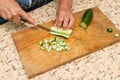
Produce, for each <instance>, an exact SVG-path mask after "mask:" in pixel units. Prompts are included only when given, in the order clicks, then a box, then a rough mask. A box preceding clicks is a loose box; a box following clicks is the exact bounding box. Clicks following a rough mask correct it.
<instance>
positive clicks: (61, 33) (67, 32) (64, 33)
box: [50, 26, 72, 38]
mask: <svg viewBox="0 0 120 80" xmlns="http://www.w3.org/2000/svg"><path fill="white" fill-rule="evenodd" d="M50 29H51V31H50V34H53V35H58V36H63V37H65V38H69V36H70V35H71V33H72V30H71V29H69V30H63V29H62V28H58V27H54V26H53V27H51V28H50Z"/></svg>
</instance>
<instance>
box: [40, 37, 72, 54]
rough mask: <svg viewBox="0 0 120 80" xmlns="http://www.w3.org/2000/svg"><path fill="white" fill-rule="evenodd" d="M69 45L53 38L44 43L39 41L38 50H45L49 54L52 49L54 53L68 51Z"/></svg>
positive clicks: (62, 40)
mask: <svg viewBox="0 0 120 80" xmlns="http://www.w3.org/2000/svg"><path fill="white" fill-rule="evenodd" d="M68 45H69V44H68V43H67V42H65V40H64V39H59V38H57V37H54V38H52V39H50V40H48V39H45V40H44V41H40V48H41V49H42V50H44V49H46V50H47V51H48V52H50V51H51V50H52V49H54V50H56V51H68V50H70V48H69V46H68Z"/></svg>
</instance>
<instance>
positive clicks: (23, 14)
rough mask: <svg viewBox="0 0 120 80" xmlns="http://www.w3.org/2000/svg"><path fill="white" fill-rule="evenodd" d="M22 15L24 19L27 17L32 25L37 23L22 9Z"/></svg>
mask: <svg viewBox="0 0 120 80" xmlns="http://www.w3.org/2000/svg"><path fill="white" fill-rule="evenodd" d="M20 16H21V17H23V18H24V19H26V20H27V21H28V23H30V24H32V25H36V24H37V23H36V21H35V20H34V19H33V18H32V17H31V16H30V15H29V14H27V13H26V12H24V11H23V10H21V12H20Z"/></svg>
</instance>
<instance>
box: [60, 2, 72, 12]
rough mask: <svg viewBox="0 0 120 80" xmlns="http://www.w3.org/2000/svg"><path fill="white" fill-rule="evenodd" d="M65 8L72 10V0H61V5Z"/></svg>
mask: <svg viewBox="0 0 120 80" xmlns="http://www.w3.org/2000/svg"><path fill="white" fill-rule="evenodd" d="M58 8H62V9H65V10H70V11H71V8H72V0H59V7H58Z"/></svg>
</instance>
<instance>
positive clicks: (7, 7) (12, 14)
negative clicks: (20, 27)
mask: <svg viewBox="0 0 120 80" xmlns="http://www.w3.org/2000/svg"><path fill="white" fill-rule="evenodd" d="M0 16H1V17H2V18H3V19H6V20H10V21H13V22H15V23H16V24H20V23H21V17H22V18H24V19H25V20H27V22H29V23H31V24H33V25H36V22H35V20H34V19H33V18H32V17H31V16H30V15H29V14H27V13H26V12H25V11H23V10H22V8H21V7H20V6H19V4H18V3H17V2H16V1H15V0H0Z"/></svg>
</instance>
